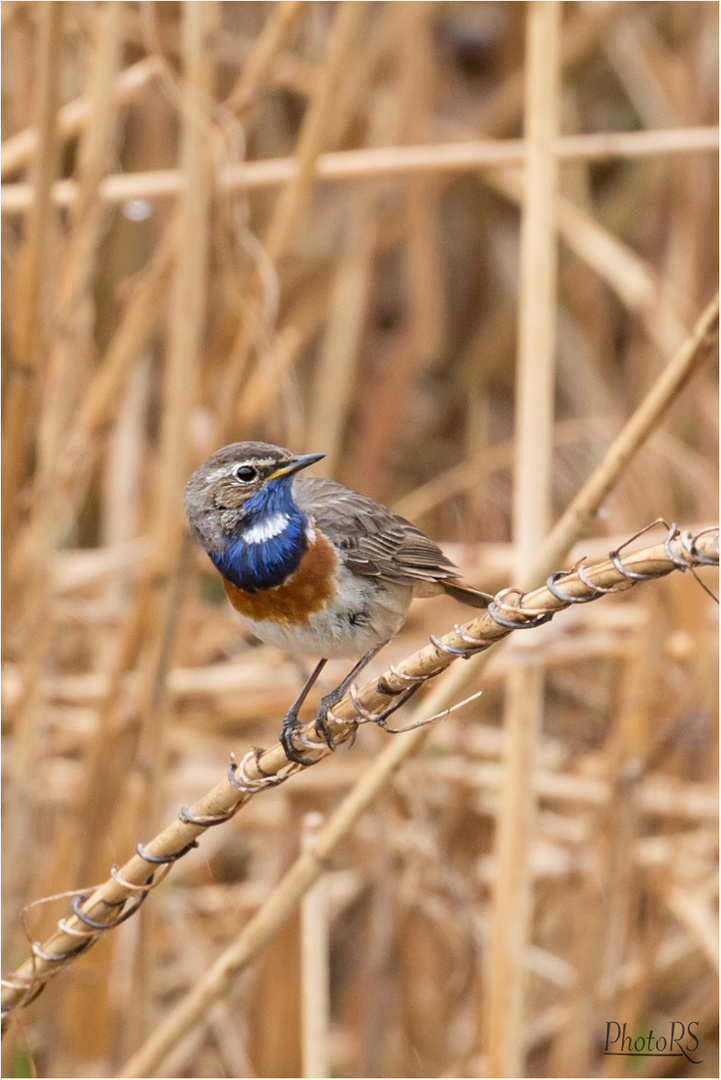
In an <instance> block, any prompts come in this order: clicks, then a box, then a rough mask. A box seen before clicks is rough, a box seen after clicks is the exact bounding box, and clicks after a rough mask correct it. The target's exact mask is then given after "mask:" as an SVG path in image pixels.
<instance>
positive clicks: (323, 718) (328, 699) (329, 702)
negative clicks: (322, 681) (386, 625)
mask: <svg viewBox="0 0 721 1080" xmlns="http://www.w3.org/2000/svg"><path fill="white" fill-rule="evenodd" d="M388 641H390V638H389V639H388ZM388 641H381V642H380V644H379V645H374V646H373V648H372V649H369V650H368V652H367V653H365V655H363V656H361V658H360V660H359V661H358V663H357V664H356V665H355V667H354V668H353V669H352V671H349V672H348V674H347V675H346V677H345V679H344V680H343V682H342V683H341V684H340V686H336V688H335V690H331V692H330V694H326V695H325V697H324V698H321V701H320V705H319V706H318V712H317V713H316V717H315V730H316V734H318V735H322V736H323V738H324V739H325V741H326V743H327V744H328V747H329V748H330V749H331V750H335V747H334V745H333V740H332V738H331V734H330V731H329V730H328V709H332V708H333V706H334V705H337V704H338V702H339V701H340V699H341V698H342V697H343V695H344V694H345V693H346V691H347V690H348V687H349V686H350V684H351V683H352V682H353V680H354V679H355V677H356V675H360V673H361V671H362V670H363V668H364V667H365V666H366V665H367V664H369V663H370V661H371V660H372V659H373V657H374V656H375V655H376V653H379V652H380V651H381V649H383V648H385V646H386V645H387V644H388Z"/></svg>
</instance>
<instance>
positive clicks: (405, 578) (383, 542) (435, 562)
mask: <svg viewBox="0 0 721 1080" xmlns="http://www.w3.org/2000/svg"><path fill="white" fill-rule="evenodd" d="M293 494H294V496H295V501H296V503H297V505H298V507H299V508H300V509H301V510H302V511H303V512H304V513H305V514H308V515H309V516H310V517H312V518H313V520H314V521H315V523H316V525H317V526H318V528H319V529H320V530H321V531H322V532H323V533H325V535H326V536H327V537H328V538H329V540H331V541H332V542H333V543H334V544H335V546H336V547H337V548H338V549H339V551H340V553H341V554H340V557H341V560H342V561H343V563H344V564H345V565H346V566H347V567H348V568H349V569H350V570H352V571H353V572H354V573H355V574H361V575H363V576H366V577H382V578H387V579H389V580H391V581H402V582H406V583H408V584H413V583H414V582H419V581H444V580H449V581H454V580H456V579H457V578H459V577H460V571H459V570H458V568H457V567H456V566H454V565H453V563H452V562H451V561H450V559H447V558H446V556H445V555H444V554H443V552H442V551H441V549H440V548H439V547H438V546H437V545H436V544H434V543H433V541H432V540H429V539H428V537H427V536H424V535H423V533H422V532H420V531H419V530H418V529H416V527H415V526H414V525H411V523H410V522H409V521H406V520H405V518H402V517H399V516H398V514H394V513H392V511H390V510H388V509H387V508H386V507H385V506H381V505H380V504H379V503H376V502H373V500H372V499H368V498H366V497H365V495H359V494H358V493H357V492H356V491H351V490H350V488H347V487H343V485H342V484H336V483H335V482H334V481H333V480H324V479H323V478H321V477H314V476H306V477H298V478H297V479H296V480H295V482H294V484H293Z"/></svg>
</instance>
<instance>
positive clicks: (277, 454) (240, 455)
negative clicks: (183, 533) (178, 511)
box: [185, 442, 325, 554]
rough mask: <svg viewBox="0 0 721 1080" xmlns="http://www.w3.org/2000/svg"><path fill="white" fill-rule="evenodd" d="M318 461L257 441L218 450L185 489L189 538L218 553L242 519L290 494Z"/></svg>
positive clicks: (205, 462)
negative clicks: (296, 477)
mask: <svg viewBox="0 0 721 1080" xmlns="http://www.w3.org/2000/svg"><path fill="white" fill-rule="evenodd" d="M323 457H325V454H292V453H291V452H290V450H285V449H284V448H283V447H281V446H273V445H272V444H271V443H262V442H240V443H231V444H230V446H224V447H223V448H222V450H217V451H216V452H215V453H214V454H211V456H210V457H209V458H208V459H207V461H204V462H203V464H202V465H201V466H200V468H198V469H196V470H195V472H194V473H193V475H192V476H191V477H190V480H188V483H187V485H186V487H185V512H186V514H187V515H188V522H189V523H190V530H191V532H192V534H193V539H194V540H195V541H196V543H198V544H200V546H201V547H202V548H204V549H205V550H206V551H207V552H208V553H209V554H210V553H212V552H217V551H220V550H221V549H222V548H223V546H224V544H225V543H226V540H227V539H228V537H229V536H231V535H232V534H233V533H235V532H236V531H237V529H238V525H239V524H240V523H241V522H242V521H243V520H244V519H245V518H247V517H249V516H252V515H255V514H258V513H261V512H262V511H263V508H264V505H265V504H266V503H267V504H268V505H269V504H270V501H271V499H272V497H273V495H275V494H278V495H280V494H281V493H282V492H283V489H286V490H287V491H288V492H289V491H290V484H291V482H292V477H293V475H294V474H295V473H297V472H299V471H300V470H301V469H306V468H307V467H308V466H309V465H313V464H314V463H315V462H316V461H320V459H321V458H323Z"/></svg>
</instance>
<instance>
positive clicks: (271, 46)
mask: <svg viewBox="0 0 721 1080" xmlns="http://www.w3.org/2000/svg"><path fill="white" fill-rule="evenodd" d="M304 7H305V0H282V2H281V3H277V4H275V5H274V6H273V7H272V9H271V11H270V14H269V15H268V19H267V21H266V22H265V24H264V26H263V29H262V30H261V32H260V34H259V35H258V38H257V40H256V42H255V44H254V46H253V51H252V52H251V54H250V56H249V57H248V60H247V61H246V64H245V66H244V68H243V70H242V72H241V73H240V75H239V76H238V79H237V80H236V82H235V85H234V86H233V88H232V90H231V91H230V93H229V94H228V97H227V98H226V101H225V104H226V105H227V106H228V107H229V108H231V109H233V111H234V112H236V113H242V112H244V111H245V110H246V109H248V107H249V106H250V105H251V104H252V102H253V98H254V97H255V95H256V94H257V93H258V90H259V88H260V87H261V86H263V85H264V83H265V82H266V81H267V79H268V76H269V74H270V71H271V68H272V66H273V63H274V62H275V60H276V59H277V56H278V53H279V52H280V50H281V48H282V47H283V45H284V44H285V40H286V38H287V37H288V35H289V34H290V31H291V30H292V29H293V27H294V26H295V24H296V23H297V21H298V19H299V18H300V16H301V15H302V13H303V9H304Z"/></svg>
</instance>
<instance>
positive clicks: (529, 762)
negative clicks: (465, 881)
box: [487, 0, 561, 1076]
mask: <svg viewBox="0 0 721 1080" xmlns="http://www.w3.org/2000/svg"><path fill="white" fill-rule="evenodd" d="M527 10H528V16H527V39H526V40H527V45H526V48H527V58H526V139H527V141H528V162H527V165H526V173H525V197H524V203H523V213H522V219H521V263H520V306H519V331H518V333H519V341H518V370H517V374H516V431H517V435H516V444H517V451H516V468H515V501H514V541H515V546H516V573H517V575H518V576H519V577H521V578H522V577H523V575H524V574H525V573H527V572H528V570H529V569H530V567H531V566H532V565H533V560H534V553H535V551H536V550H537V547H538V544H539V542H540V541H541V539H542V537H543V536H544V535H545V534H546V533H547V531H548V527H549V523H550V517H551V503H550V495H551V451H552V446H553V383H554V355H555V324H556V244H557V240H556V221H555V199H556V186H557V161H556V158H555V156H554V152H553V140H554V138H555V136H556V134H557V131H558V92H559V38H560V18H561V5H560V3H558V2H556V0H549V2H546V3H540V2H537V0H534V2H532V3H530V4H529V5H528V9H527ZM534 636H535V637H536V641H537V634H536V635H534ZM543 688H544V677H543V668H542V667H541V666H540V664H539V663H538V662H536V663H526V664H519V665H518V666H517V668H515V669H514V670H513V672H512V673H511V675H510V677H509V679H508V682H507V687H506V689H507V694H506V708H505V726H506V737H507V741H506V752H505V779H504V786H503V790H502V794H501V812H500V816H499V822H498V839H497V859H498V866H497V876H496V892H495V904H494V913H493V942H492V948H491V958H490V995H489V1004H488V1014H487V1015H488V1032H487V1047H488V1062H489V1075H490V1076H523V1075H524V1073H525V1062H524V1043H523V1038H522V1032H523V1030H524V1021H525V1007H524V1006H525V1002H524V996H525V957H526V949H527V945H528V940H529V933H530V917H531V909H532V892H531V878H530V872H529V861H530V850H531V840H532V835H533V825H534V816H535V815H534V811H535V803H534V799H533V796H532V793H531V778H532V775H533V769H534V759H535V748H536V743H537V740H538V735H539V732H540V724H541V715H542V705H543Z"/></svg>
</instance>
